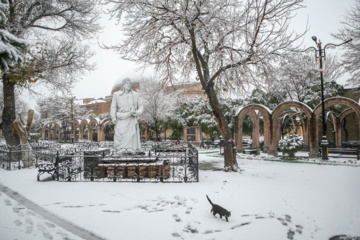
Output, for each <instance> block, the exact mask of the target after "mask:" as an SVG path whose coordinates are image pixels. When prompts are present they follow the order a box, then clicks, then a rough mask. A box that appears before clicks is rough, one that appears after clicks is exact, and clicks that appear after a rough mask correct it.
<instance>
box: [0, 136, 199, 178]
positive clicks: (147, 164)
mask: <svg viewBox="0 0 360 240" xmlns="http://www.w3.org/2000/svg"><path fill="white" fill-rule="evenodd" d="M109 146H110V147H109ZM12 152H13V151H12ZM31 152H32V155H33V160H32V161H33V165H34V166H36V167H37V168H38V169H39V172H38V180H44V179H45V178H46V176H48V175H49V174H50V175H52V176H53V179H55V180H58V181H113V182H117V181H119V182H198V181H199V170H198V151H197V149H196V148H195V147H194V146H193V145H191V144H189V145H175V144H173V143H166V142H165V143H156V142H155V143H147V144H143V145H142V152H134V151H133V150H132V149H122V150H120V151H115V149H114V148H112V147H111V144H110V145H109V144H105V145H101V144H98V143H94V144H91V143H90V144H71V145H62V146H60V145H55V144H54V145H49V146H45V145H33V148H32V151H31ZM0 156H1V157H0V158H1V159H4V160H2V161H1V162H0V164H1V163H4V165H6V166H10V167H3V168H5V169H8V170H13V169H14V168H15V167H17V168H21V167H23V166H24V163H23V161H24V159H22V160H21V161H20V160H19V161H17V164H15V165H16V166H15V165H14V162H13V160H14V159H12V158H11V157H10V159H9V157H7V158H6V156H9V150H4V151H3V152H0ZM10 156H11V154H10Z"/></svg>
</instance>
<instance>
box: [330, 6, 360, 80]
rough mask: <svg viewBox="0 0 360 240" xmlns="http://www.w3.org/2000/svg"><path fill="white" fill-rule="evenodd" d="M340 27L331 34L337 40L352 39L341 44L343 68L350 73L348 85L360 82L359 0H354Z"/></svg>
mask: <svg viewBox="0 0 360 240" xmlns="http://www.w3.org/2000/svg"><path fill="white" fill-rule="evenodd" d="M342 25H343V26H342V28H341V29H340V30H339V32H338V33H337V34H333V36H334V37H335V38H337V39H339V40H342V41H346V40H348V39H350V38H351V39H352V41H351V42H349V43H348V44H345V45H343V46H344V48H345V49H346V52H345V53H344V54H343V64H344V67H345V70H346V71H347V72H349V73H350V74H351V77H350V78H349V79H348V80H347V83H348V85H350V86H359V84H360V0H356V1H355V5H354V6H353V8H352V9H351V10H350V11H348V12H347V14H346V15H345V21H344V22H342Z"/></svg>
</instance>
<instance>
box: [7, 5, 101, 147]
mask: <svg viewBox="0 0 360 240" xmlns="http://www.w3.org/2000/svg"><path fill="white" fill-rule="evenodd" d="M98 1H99V0H50V1H49V0H9V1H8V3H9V11H8V12H6V14H7V19H8V23H7V25H6V26H4V28H5V29H6V30H7V31H8V32H9V33H11V34H12V35H14V36H15V37H18V38H22V39H26V40H27V42H28V43H29V45H30V46H29V48H28V51H27V52H26V54H24V56H22V57H23V60H24V61H23V63H22V64H17V65H12V66H9V70H8V71H7V72H4V71H2V72H1V80H2V82H3V93H4V108H3V114H2V123H1V127H2V130H3V132H4V136H5V139H6V142H7V144H8V145H12V146H14V145H18V144H19V143H20V141H19V137H18V136H17V134H16V132H15V129H14V127H13V122H14V120H15V118H16V112H15V94H14V93H15V88H16V87H19V88H20V87H29V85H31V84H34V83H46V84H47V85H48V86H50V87H52V88H56V89H59V88H62V89H65V91H66V90H68V89H69V88H71V86H72V84H73V82H74V79H75V78H76V77H78V75H79V74H82V73H83V71H85V70H91V69H92V68H93V66H92V65H90V64H88V63H87V60H88V58H89V57H90V56H92V55H93V54H92V53H91V51H89V48H88V47H87V46H86V45H85V43H84V40H86V39H88V38H91V37H92V36H93V34H94V33H96V32H97V31H98V29H99V27H98V25H97V24H96V20H97V18H98V14H97V12H96V7H97V5H96V4H97V3H98Z"/></svg>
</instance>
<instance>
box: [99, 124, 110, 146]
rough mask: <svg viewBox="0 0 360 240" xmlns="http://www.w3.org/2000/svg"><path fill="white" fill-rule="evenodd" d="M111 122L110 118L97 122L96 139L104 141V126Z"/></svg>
mask: <svg viewBox="0 0 360 240" xmlns="http://www.w3.org/2000/svg"><path fill="white" fill-rule="evenodd" d="M109 124H112V120H111V118H106V119H104V120H103V121H101V122H100V123H99V128H98V141H99V142H101V141H105V128H106V126H107V125H109Z"/></svg>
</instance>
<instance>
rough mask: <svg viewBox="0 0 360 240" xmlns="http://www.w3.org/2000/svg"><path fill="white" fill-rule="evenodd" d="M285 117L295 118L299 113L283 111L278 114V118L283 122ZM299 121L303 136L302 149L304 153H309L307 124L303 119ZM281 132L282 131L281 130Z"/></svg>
mask: <svg viewBox="0 0 360 240" xmlns="http://www.w3.org/2000/svg"><path fill="white" fill-rule="evenodd" d="M286 115H288V116H292V117H294V116H297V115H300V112H298V111H294V110H288V111H283V112H281V114H280V117H281V119H282V121H283V119H284V117H286ZM300 121H301V126H302V129H301V131H302V134H303V140H304V147H303V149H306V151H309V127H308V126H307V122H306V121H304V119H300ZM281 130H283V129H281Z"/></svg>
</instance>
